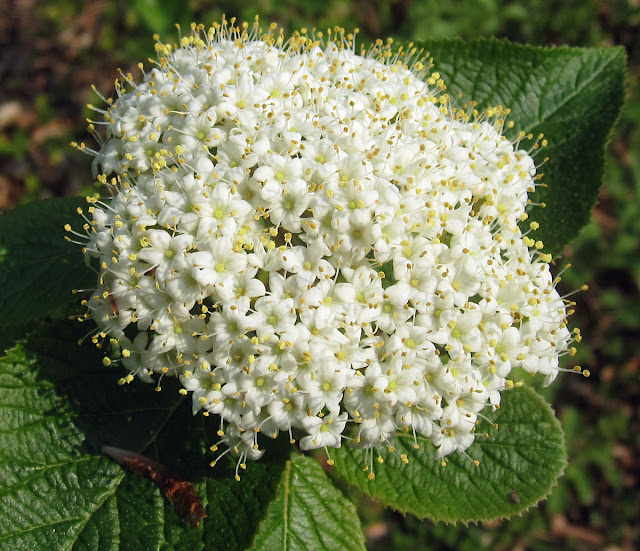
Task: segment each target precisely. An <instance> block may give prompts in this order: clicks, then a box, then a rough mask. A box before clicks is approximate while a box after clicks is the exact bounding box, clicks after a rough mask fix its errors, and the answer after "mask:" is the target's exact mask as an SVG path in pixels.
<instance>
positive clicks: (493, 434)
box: [335, 387, 567, 523]
mask: <svg viewBox="0 0 640 551" xmlns="http://www.w3.org/2000/svg"><path fill="white" fill-rule="evenodd" d="M490 417H491V420H492V422H494V423H498V429H497V430H496V429H495V428H494V427H492V426H489V427H488V423H486V422H485V423H484V425H480V426H479V427H478V430H479V432H480V433H483V432H484V431H485V430H486V432H487V433H488V435H489V437H488V438H485V437H483V436H481V435H479V436H478V437H477V439H476V442H475V443H474V444H473V445H472V446H471V448H469V449H468V450H467V453H468V455H469V456H470V457H471V458H472V459H473V460H478V461H480V465H479V466H478V467H476V466H474V464H473V462H472V461H471V459H469V458H467V457H465V456H464V455H462V454H459V453H456V454H452V455H450V456H448V457H447V458H446V462H447V465H446V467H443V466H442V465H441V462H440V461H439V460H438V459H437V458H436V450H435V448H434V446H433V445H432V444H431V442H430V441H429V440H427V439H426V438H422V437H421V438H418V442H419V445H420V447H419V449H415V448H414V441H413V437H412V436H409V435H402V436H398V437H397V438H396V441H395V447H396V451H395V452H394V453H391V452H388V451H386V450H384V451H383V452H382V453H381V457H382V458H383V459H384V463H382V464H378V463H377V462H374V464H375V479H374V480H369V479H368V478H367V473H366V472H364V471H363V467H364V466H365V465H368V462H366V459H365V453H364V451H363V450H359V449H356V448H352V447H349V446H343V447H342V448H340V449H339V450H336V452H335V468H336V471H337V473H338V474H339V475H340V476H342V477H343V478H344V479H345V480H346V481H347V482H348V483H350V484H352V485H355V486H356V487H357V488H358V489H360V490H361V491H362V492H364V493H366V494H368V495H370V496H372V497H374V498H376V499H378V500H380V501H381V502H382V503H384V504H385V505H388V506H390V507H393V508H394V509H397V510H398V511H402V512H410V513H413V514H414V515H416V516H418V517H420V518H429V519H431V520H434V521H444V522H458V521H459V522H465V523H467V522H470V521H474V522H477V521H481V520H488V519H497V518H503V517H510V516H512V515H514V514H517V513H521V512H522V511H524V510H526V509H528V508H529V507H531V506H533V505H535V504H536V503H537V502H538V501H540V500H541V499H543V498H544V497H546V496H547V495H548V494H549V492H550V491H551V488H552V487H553V486H554V485H555V483H556V480H557V478H558V477H559V476H560V475H561V474H562V472H563V470H564V468H565V466H566V464H567V458H566V449H565V445H564V437H563V433H562V429H561V428H560V423H559V422H558V420H557V419H556V418H555V416H554V414H553V411H552V410H551V408H550V407H549V406H548V405H547V404H546V403H545V402H544V400H542V398H540V396H538V395H537V394H536V393H535V392H534V391H533V390H531V389H529V388H527V387H523V388H519V389H513V390H511V391H508V392H505V393H503V395H502V404H501V408H500V409H499V410H497V411H495V412H494V413H493V414H492V415H491V416H490ZM487 427H488V428H487ZM400 454H406V455H407V457H408V459H409V462H408V463H407V464H405V463H403V462H402V460H401V457H400Z"/></svg>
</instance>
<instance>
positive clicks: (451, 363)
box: [84, 22, 572, 463]
mask: <svg viewBox="0 0 640 551" xmlns="http://www.w3.org/2000/svg"><path fill="white" fill-rule="evenodd" d="M331 36H332V38H333V41H332V40H329V41H326V42H323V41H321V40H320V41H318V40H316V39H315V38H314V39H311V38H310V37H309V36H306V35H305V34H296V35H294V37H293V38H291V39H290V40H289V41H286V42H285V43H284V44H286V45H281V44H283V42H282V41H281V40H280V39H279V37H278V36H277V35H273V34H271V35H270V34H267V35H264V36H263V35H262V34H261V33H260V32H259V30H258V28H257V24H256V27H255V28H254V29H253V30H252V31H247V32H245V31H244V30H243V29H236V28H234V27H233V26H232V25H229V24H228V23H226V22H223V24H222V25H218V24H216V25H214V28H213V29H212V30H210V31H209V32H208V33H206V34H204V33H202V32H199V31H198V30H195V31H194V32H193V34H192V35H190V36H185V37H183V38H182V40H181V42H180V46H179V47H178V48H173V47H172V46H169V45H165V44H161V43H159V44H158V45H157V46H156V49H157V51H158V54H159V56H160V61H159V63H158V64H157V66H156V67H155V68H154V69H152V70H151V71H148V72H146V73H145V74H144V75H143V77H142V82H140V83H139V84H137V85H135V87H133V88H132V89H128V88H127V87H126V86H127V85H124V84H119V89H118V94H117V98H116V99H115V100H114V101H113V102H110V104H109V107H108V113H107V116H106V117H105V119H106V120H107V124H106V139H105V141H104V145H103V146H102V148H101V150H100V152H98V153H97V154H96V159H95V162H94V167H95V168H96V169H100V170H101V171H102V173H103V174H102V175H101V176H100V177H99V178H100V179H101V181H103V182H104V183H105V184H106V185H108V186H109V187H110V191H111V192H112V200H111V203H110V204H106V203H103V202H101V201H99V200H98V199H95V198H89V199H88V202H89V208H88V214H89V216H87V224H86V226H85V231H86V234H87V239H86V246H85V249H84V250H85V254H86V255H87V257H89V258H95V259H97V265H98V269H99V278H98V281H97V284H96V291H95V292H94V293H93V294H92V295H91V297H90V298H89V299H88V300H86V301H85V302H84V304H85V305H86V306H87V308H88V314H87V317H89V316H91V317H93V319H95V320H96V322H97V324H98V327H99V332H98V334H97V335H96V336H95V337H94V341H95V342H97V343H99V342H100V341H101V339H103V338H105V337H108V338H110V339H114V340H116V341H119V343H120V349H122V356H123V358H122V363H123V364H124V366H125V367H126V368H127V369H128V370H129V375H128V376H127V377H125V378H124V379H123V381H124V382H129V381H130V380H131V379H133V377H134V376H137V377H140V378H142V379H143V380H146V381H151V380H154V378H155V377H156V374H158V375H159V376H160V377H163V376H178V377H179V380H180V381H181V383H182V385H183V387H184V388H183V389H182V390H183V391H184V392H185V393H191V396H192V400H193V411H194V412H197V411H201V410H203V411H204V412H206V413H210V414H215V415H217V416H219V417H220V423H221V429H220V430H223V428H224V430H223V434H224V436H222V440H221V442H222V443H224V444H226V445H227V446H229V447H230V449H231V451H232V452H233V453H234V454H236V455H238V456H239V457H240V460H239V461H240V463H242V462H243V461H244V460H245V459H256V458H258V457H260V455H261V453H262V452H261V450H260V449H259V436H260V434H264V435H266V436H268V437H273V438H275V437H277V436H278V433H279V432H280V431H287V432H288V433H289V436H290V439H291V440H292V441H293V440H295V439H299V441H300V447H301V449H304V450H308V449H315V448H328V447H339V446H341V445H342V443H343V440H345V435H344V432H345V430H347V429H346V427H347V422H350V424H351V425H352V426H351V427H349V430H347V432H348V433H349V435H350V436H349V438H350V439H351V440H352V441H353V443H354V444H355V445H357V446H360V447H363V448H367V449H370V448H374V447H379V446H382V445H386V444H388V443H391V441H392V439H393V437H394V433H395V432H396V431H398V430H403V431H410V432H411V433H412V434H414V435H416V434H420V435H422V436H424V437H425V438H428V439H430V440H431V442H432V443H433V444H434V445H435V446H436V447H437V448H438V455H439V456H440V457H444V456H446V455H447V454H449V453H452V452H454V451H464V449H465V448H467V447H468V446H469V445H471V443H472V442H473V440H474V435H475V432H474V429H475V423H476V421H477V420H478V418H479V416H480V415H481V411H482V410H483V409H484V408H485V407H487V406H492V405H493V406H497V405H498V404H499V403H500V392H502V391H503V390H505V389H506V388H510V387H511V386H513V383H512V381H510V380H508V377H509V376H510V374H511V373H512V370H513V369H514V368H515V367H522V368H523V369H525V370H527V371H529V372H533V373H536V372H540V373H542V374H543V375H544V376H545V377H546V381H547V382H550V381H551V380H553V378H554V377H555V376H556V374H557V373H558V370H559V363H558V362H559V357H560V356H562V355H563V354H564V353H565V352H566V351H567V349H568V347H569V346H570V343H571V342H572V337H571V333H570V331H569V329H568V328H567V311H566V307H565V302H564V301H563V299H562V298H561V297H560V296H559V295H558V293H557V291H556V290H555V288H554V281H553V278H552V276H551V274H550V272H549V268H548V265H547V262H548V261H549V258H548V257H546V256H544V255H541V254H540V253H539V252H537V250H536V249H535V247H533V245H534V244H535V243H534V241H533V240H532V239H531V238H529V237H527V236H523V235H522V233H521V232H520V230H519V228H518V226H517V224H518V222H519V221H520V220H522V219H523V214H524V212H525V208H526V205H527V200H528V198H527V194H528V193H529V191H531V190H533V188H534V182H535V179H536V174H535V163H534V162H533V160H532V159H531V157H530V156H529V155H528V154H527V153H526V152H523V151H516V150H515V147H514V145H513V144H511V143H510V142H509V141H508V140H507V139H506V138H504V137H503V136H502V135H501V131H502V125H503V120H504V116H505V115H506V110H504V109H503V108H495V109H493V113H494V114H495V116H492V115H480V116H479V117H476V118H475V119H474V120H468V117H467V115H466V113H465V112H464V110H459V111H456V112H452V110H450V109H449V108H448V104H447V102H446V101H439V100H438V99H437V94H438V93H439V90H438V89H436V88H434V86H437V83H438V82H439V78H440V77H439V76H434V77H429V78H425V77H427V74H426V71H427V69H428V68H427V67H426V66H425V65H423V63H422V62H421V61H420V60H419V59H417V58H415V59H413V60H408V61H406V63H405V64H403V63H404V62H403V61H402V58H396V57H394V54H393V53H392V52H391V51H390V50H389V49H384V48H382V51H381V52H379V53H378V54H374V53H369V54H365V55H358V54H356V53H355V51H356V48H355V46H354V45H353V44H352V38H351V37H350V35H345V34H342V33H338V34H337V35H334V34H332V35H331ZM414 71H415V72H414ZM128 80H129V79H127V81H128ZM107 182H109V183H108V184H107ZM125 351H126V352H125ZM260 438H262V436H260Z"/></svg>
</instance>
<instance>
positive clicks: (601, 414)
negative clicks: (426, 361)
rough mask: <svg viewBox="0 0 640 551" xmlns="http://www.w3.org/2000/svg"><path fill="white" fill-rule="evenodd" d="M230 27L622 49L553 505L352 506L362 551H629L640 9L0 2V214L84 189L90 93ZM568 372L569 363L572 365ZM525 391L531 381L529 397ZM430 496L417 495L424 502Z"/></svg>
mask: <svg viewBox="0 0 640 551" xmlns="http://www.w3.org/2000/svg"><path fill="white" fill-rule="evenodd" d="M223 13H226V14H227V16H228V17H231V16H237V17H238V18H240V19H246V20H249V21H251V20H253V17H254V15H255V14H256V13H258V14H260V16H261V20H262V22H263V23H264V24H265V26H266V24H267V23H268V22H270V21H276V22H278V23H279V24H281V25H282V26H284V28H285V30H286V31H292V30H295V29H298V28H301V27H307V28H312V27H316V28H318V29H321V30H325V29H326V28H328V27H333V26H335V25H339V26H342V27H345V28H347V29H353V28H355V27H358V28H359V29H360V32H361V34H360V36H361V40H362V41H363V42H367V41H369V40H371V39H374V38H377V37H386V36H392V37H394V38H395V39H398V40H417V41H419V40H423V39H429V38H453V37H462V38H465V39H471V38H477V37H480V36H497V37H501V38H508V39H509V40H512V41H516V42H524V43H530V44H533V45H546V46H549V45H560V44H568V45H573V46H602V45H621V46H623V47H624V48H625V49H626V51H627V54H628V58H629V62H628V69H629V77H628V85H629V86H628V97H627V106H626V109H625V111H624V113H623V115H622V118H621V120H620V123H619V125H618V127H617V129H616V130H615V132H614V135H613V136H612V140H611V144H610V147H609V151H608V165H607V173H606V177H605V184H606V185H605V187H604V188H603V191H602V193H601V195H600V198H599V202H598V205H597V206H596V208H595V210H594V214H593V219H592V222H591V223H590V224H589V225H588V226H587V227H586V228H585V229H584V231H583V232H582V235H581V237H580V238H579V239H578V240H577V241H576V242H575V243H573V244H572V245H571V246H570V247H568V248H567V250H566V251H564V253H563V254H562V255H561V258H560V259H559V260H558V263H559V265H560V266H559V267H558V268H559V269H560V268H561V267H562V266H565V265H566V264H567V263H569V262H570V263H572V264H573V266H572V268H571V269H569V270H567V271H566V272H564V274H563V284H562V285H563V288H564V289H565V290H566V292H570V291H571V290H572V289H577V288H579V287H580V286H581V285H582V284H583V283H587V284H588V285H589V286H590V290H589V291H588V292H587V293H579V294H577V295H574V296H573V297H572V298H573V299H574V300H575V301H576V303H577V305H576V308H575V310H576V314H575V316H574V318H573V319H574V322H575V323H576V324H577V325H578V326H579V327H581V328H582V333H583V335H584V341H583V344H582V345H581V346H580V349H579V354H578V356H577V358H574V360H577V361H578V362H579V363H580V364H581V365H582V366H583V367H584V368H585V369H589V370H590V371H591V373H592V376H591V378H590V379H584V378H582V377H579V376H573V375H565V376H563V377H561V380H560V381H559V382H558V383H557V384H555V385H553V386H552V387H551V388H549V389H544V392H545V394H546V396H547V398H548V399H549V400H550V401H551V402H552V403H553V405H554V407H555V409H556V411H557V413H558V416H559V417H560V419H561V421H562V423H563V426H564V430H565V432H566V436H567V442H568V445H569V456H570V465H569V467H568V468H567V471H566V475H565V477H564V478H563V479H562V480H561V481H560V483H559V486H558V487H557V488H556V489H555V490H554V492H553V494H552V495H551V497H550V499H549V500H548V501H547V502H545V503H543V504H542V505H541V506H540V507H539V508H538V509H536V510H535V511H531V512H529V513H528V514H526V515H524V516H522V517H518V518H515V519H511V520H510V521H502V522H493V523H485V524H482V525H479V526H470V527H452V526H445V525H438V526H436V525H433V524H431V523H429V522H421V521H418V520H416V519H415V518H412V517H409V516H407V517H404V516H402V515H398V514H396V513H394V512H392V511H386V510H384V509H383V508H382V507H381V506H380V505H379V504H376V503H374V502H371V501H368V500H363V499H362V498H360V497H359V496H357V495H355V494H354V495H353V499H354V500H355V501H356V502H357V503H358V504H359V509H360V512H361V516H362V519H363V523H364V527H365V531H366V534H367V538H368V545H369V548H370V549H372V550H383V549H384V550H395V549H397V550H406V549H412V550H413V549H415V550H423V549H424V550H448V549H451V550H460V551H466V550H482V549H492V550H529V549H531V550H536V551H537V550H540V551H542V550H559V549H576V550H601V549H604V550H607V551H615V550H624V551H627V550H628V551H631V550H633V549H640V532H639V529H638V526H637V523H638V519H639V518H640V492H638V487H639V478H640V454H639V451H640V414H639V407H638V403H639V401H640V382H639V381H640V374H639V371H640V351H639V347H638V343H639V342H640V300H639V299H640V250H639V236H640V198H639V193H638V191H639V188H640V125H639V124H638V123H639V122H640V87H639V86H638V79H639V75H640V70H639V66H640V0H511V1H508V0H449V1H446V0H380V1H374V0H248V1H246V2H243V3H242V4H239V3H237V2H235V1H230V0H220V1H219V2H209V1H207V0H127V1H124V0H115V1H109V0H46V1H38V0H0V45H1V47H0V211H2V210H6V209H9V208H12V207H13V206H15V205H17V204H22V203H26V202H29V201H33V200H35V199H38V198H43V197H48V196H60V195H73V194H78V193H82V192H90V191H92V190H93V186H92V181H91V176H90V174H91V172H90V163H91V159H90V158H89V157H87V156H84V155H82V154H80V153H78V152H77V151H75V150H73V149H72V148H71V147H70V146H69V142H70V141H71V140H78V141H84V142H86V143H87V144H88V145H95V144H94V143H93V141H92V139H91V138H90V137H89V136H88V135H87V132H86V123H85V122H84V118H86V117H88V116H89V113H90V111H89V110H88V109H87V108H86V103H87V102H93V103H96V104H99V100H98V98H97V96H96V94H95V93H93V92H91V88H90V86H91V84H95V86H96V88H97V89H98V90H99V91H100V92H101V93H102V94H104V95H105V96H106V97H109V96H111V95H112V89H113V80H114V79H115V78H116V77H117V76H118V73H117V68H122V70H123V71H125V72H126V71H132V72H134V74H135V72H136V64H137V63H138V62H139V61H143V60H146V59H147V58H148V57H149V56H153V55H154V50H153V39H152V35H153V34H154V33H159V34H160V35H161V36H162V37H163V39H165V40H167V41H170V40H173V39H175V37H176V36H177V32H176V29H175V27H174V24H175V23H179V24H180V25H182V28H183V29H188V25H189V23H190V22H191V21H197V22H202V23H205V24H208V23H211V22H212V21H216V20H219V19H220V17H221V15H222V14H223ZM571 365H572V364H570V365H568V366H569V367H571ZM533 384H535V382H534V383H533ZM425 491H428V488H425Z"/></svg>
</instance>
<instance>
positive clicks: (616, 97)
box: [424, 40, 625, 253]
mask: <svg viewBox="0 0 640 551" xmlns="http://www.w3.org/2000/svg"><path fill="white" fill-rule="evenodd" d="M424 47H425V49H426V50H427V51H429V53H430V54H431V56H432V57H433V63H434V65H435V66H434V70H435V71H438V72H440V74H441V75H442V78H443V79H444V81H445V83H446V85H447V92H448V93H449V94H450V95H451V96H452V97H453V98H454V101H457V102H458V103H459V104H463V103H466V102H469V101H477V102H478V105H479V108H480V109H482V108H486V107H488V106H496V105H503V106H504V107H507V108H510V109H511V115H510V116H509V119H508V120H510V121H513V122H514V123H515V126H514V128H513V129H512V130H511V131H510V132H509V133H508V134H507V135H508V137H510V138H514V137H516V136H517V134H518V132H519V131H521V130H522V131H524V132H527V133H529V132H531V133H532V134H533V135H534V136H538V135H539V134H540V133H543V134H544V136H545V138H546V139H547V140H548V141H549V145H548V146H547V147H544V148H542V149H541V150H540V151H539V153H538V156H537V157H536V160H537V161H538V163H541V162H542V160H543V159H544V158H545V157H549V161H548V162H547V163H545V164H544V165H542V167H540V169H539V170H540V171H541V172H543V173H544V177H543V179H542V182H543V183H545V184H546V185H547V187H546V188H538V191H537V193H536V194H535V195H534V196H533V198H532V199H533V201H534V202H538V203H540V202H544V203H546V205H547V207H546V208H544V209H543V208H541V207H534V208H533V209H532V211H531V213H530V214H531V218H530V220H536V221H538V222H539V223H540V229H539V230H538V231H537V232H536V233H534V234H533V236H534V237H535V238H536V239H541V240H542V241H544V243H545V249H546V250H547V251H548V252H551V253H557V252H559V251H561V250H562V248H563V247H564V246H565V245H566V244H567V243H569V242H570V241H571V240H572V239H574V238H575V237H577V235H578V233H579V231H580V230H581V228H582V227H583V226H584V225H585V224H586V223H587V222H588V221H589V216H590V214H591V209H592V208H593V206H594V204H595V200H596V196H597V194H598V189H599V187H600V185H601V184H602V178H603V168H604V147H605V145H606V143H607V140H608V138H609V133H610V132H611V128H612V126H613V125H614V123H615V121H616V119H617V117H618V116H619V114H620V110H621V108H622V104H623V100H624V70H625V53H624V50H623V49H622V48H588V49H584V48H566V47H564V48H553V49H548V48H534V47H531V46H520V45H515V44H509V43H508V42H504V41H496V40H479V41H473V42H468V43H465V42H463V41H461V40H438V41H429V42H426V43H424ZM459 94H461V99H460V100H455V98H457V97H458V95H459ZM526 146H527V144H526V142H524V143H523V147H526ZM527 228H528V225H527Z"/></svg>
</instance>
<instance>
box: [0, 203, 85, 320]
mask: <svg viewBox="0 0 640 551" xmlns="http://www.w3.org/2000/svg"><path fill="white" fill-rule="evenodd" d="M86 204H87V203H86V201H85V200H84V199H79V198H64V199H47V200H45V201H39V202H37V203H31V204H30V205H27V206H24V207H18V208H16V209H14V210H11V211H9V212H7V213H5V214H3V215H2V216H0V289H2V291H1V293H0V330H1V331H3V332H4V331H5V330H6V329H7V328H8V329H14V328H15V327H16V326H18V327H24V326H27V325H28V324H29V323H31V322H33V321H36V320H40V319H42V318H45V317H59V316H61V315H63V314H64V312H65V309H66V308H67V307H68V306H69V305H70V304H72V303H74V302H76V303H79V302H80V298H79V297H78V295H73V294H72V290H73V289H82V288H85V287H88V286H89V287H94V288H95V284H96V275H95V273H94V272H92V271H91V270H90V269H89V267H87V266H86V265H85V264H84V260H83V255H82V250H81V249H82V248H81V246H80V245H75V244H73V243H69V242H68V241H66V240H65V238H64V237H65V235H66V232H65V230H64V225H65V224H67V223H69V224H71V225H72V226H74V227H75V229H76V230H80V229H81V227H82V224H83V223H84V220H83V219H82V218H80V216H79V215H78V213H77V212H76V209H77V208H78V207H82V206H86Z"/></svg>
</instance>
